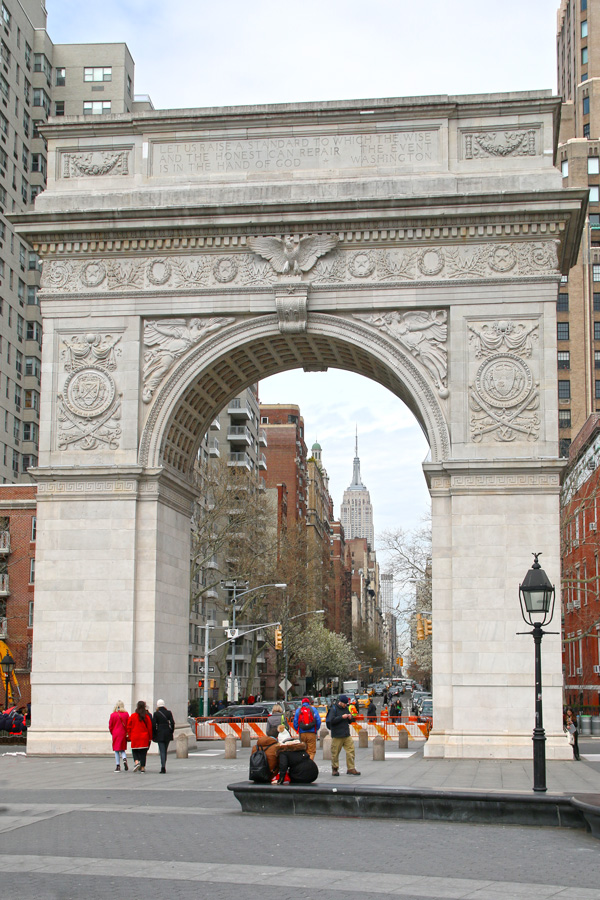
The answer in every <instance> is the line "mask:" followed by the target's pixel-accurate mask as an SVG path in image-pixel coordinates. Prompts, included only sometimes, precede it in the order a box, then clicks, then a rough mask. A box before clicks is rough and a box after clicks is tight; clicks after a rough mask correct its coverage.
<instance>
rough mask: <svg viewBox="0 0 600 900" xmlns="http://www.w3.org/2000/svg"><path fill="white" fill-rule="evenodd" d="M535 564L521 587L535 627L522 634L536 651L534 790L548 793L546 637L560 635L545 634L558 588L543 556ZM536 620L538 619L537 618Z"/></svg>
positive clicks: (526, 618) (525, 612)
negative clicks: (544, 701) (544, 698)
mask: <svg viewBox="0 0 600 900" xmlns="http://www.w3.org/2000/svg"><path fill="white" fill-rule="evenodd" d="M533 556H534V562H533V565H532V567H531V569H530V570H529V571H528V573H527V575H526V576H525V579H524V581H523V583H522V584H520V585H519V600H520V603H521V615H522V616H523V619H524V621H525V622H526V623H527V624H528V625H531V626H532V628H533V631H520V632H518V633H519V634H531V635H532V636H533V641H534V649H535V728H534V729H533V790H534V791H542V792H543V791H545V790H546V732H545V731H544V720H543V714H542V638H543V636H544V635H545V634H558V632H556V631H544V630H543V626H544V625H547V624H548V623H549V622H550V621H551V620H552V616H553V615H554V600H555V595H556V592H555V588H554V585H553V584H550V580H549V578H548V576H547V575H546V573H545V572H544V570H543V569H542V567H541V566H540V564H539V562H538V556H541V553H534V554H533ZM534 617H535V618H534Z"/></svg>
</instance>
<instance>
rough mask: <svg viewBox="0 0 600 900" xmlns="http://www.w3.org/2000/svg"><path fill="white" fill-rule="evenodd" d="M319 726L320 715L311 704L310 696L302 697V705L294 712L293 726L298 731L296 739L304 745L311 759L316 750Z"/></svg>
mask: <svg viewBox="0 0 600 900" xmlns="http://www.w3.org/2000/svg"><path fill="white" fill-rule="evenodd" d="M320 727H321V716H320V715H319V713H318V711H317V710H316V709H315V707H314V706H311V703H310V698H309V697H303V698H302V705H301V706H299V707H298V709H297V710H296V712H295V714H294V728H295V730H296V731H297V732H298V739H299V740H301V741H302V743H303V744H305V745H306V751H307V753H308V755H309V756H310V758H311V759H314V758H315V754H316V752H317V734H318V732H319V728H320Z"/></svg>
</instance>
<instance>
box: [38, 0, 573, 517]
mask: <svg viewBox="0 0 600 900" xmlns="http://www.w3.org/2000/svg"><path fill="white" fill-rule="evenodd" d="M46 5H47V10H48V31H49V34H50V36H51V38H52V40H53V41H54V42H55V43H71V42H77V43H92V42H105V41H108V42H121V41H124V42H126V43H127V44H128V46H129V49H130V51H131V54H132V56H133V58H134V60H135V64H136V69H135V91H136V93H137V94H149V95H150V96H151V98H152V101H153V103H154V106H155V107H156V108H157V109H158V108H161V109H167V108H178V107H203V106H226V105H239V104H255V103H283V102H285V103H288V102H294V101H309V100H312V101H315V100H340V99H349V98H373V97H406V96H414V95H426V94H469V93H489V92H496V91H517V90H518V91H521V90H539V89H551V90H553V91H555V90H556V74H555V46H556V11H557V8H558V6H559V0H495V2H487V3H486V2H481V0H477V2H475V0H454V2H450V0H428V2H423V0H421V2H419V0H369V2H368V3H365V2H364V0H361V2H358V0H343V2H341V0H318V2H317V0H303V2H302V3H281V2H277V3H276V2H273V0H253V2H252V3H249V2H248V0H227V2H224V0H221V2H216V3H215V2H214V0H211V2H208V0H169V2H168V3H167V2H165V0H103V2H101V3H84V2H82V0H47V2H46ZM90 64H92V63H90ZM260 395H261V399H262V400H264V401H265V402H270V403H287V402H290V403H297V404H298V405H299V406H300V408H301V412H302V414H303V416H304V420H305V427H306V441H307V444H308V446H309V448H310V446H311V444H312V443H313V441H314V440H315V439H316V438H317V437H318V440H319V443H320V444H321V445H322V447H323V462H324V464H325V467H326V468H327V470H328V472H329V475H330V487H331V493H332V496H333V499H334V502H335V507H336V513H338V514H339V504H340V502H341V499H342V492H343V490H344V488H345V487H346V486H347V485H348V484H349V482H350V480H351V476H352V459H353V456H354V429H355V425H356V424H358V429H359V454H360V458H361V470H362V476H363V482H364V483H365V484H366V486H367V487H368V488H369V490H370V492H371V499H372V501H373V506H374V518H375V531H376V533H379V532H381V531H382V530H383V529H387V528H394V527H396V526H403V527H413V526H414V525H416V524H418V521H419V518H420V516H421V515H422V514H423V513H424V512H425V510H426V509H427V506H428V494H427V490H426V487H425V481H424V478H423V474H422V470H421V462H422V461H423V459H424V458H425V455H426V453H427V449H428V448H427V443H426V440H425V438H424V437H423V434H422V432H421V430H420V428H419V426H418V425H417V424H416V422H415V420H414V418H413V416H412V415H411V413H409V412H408V410H407V409H406V407H404V406H403V404H402V403H401V402H400V401H399V400H398V399H397V398H396V397H395V396H393V395H392V394H391V393H389V392H388V391H386V390H385V389H384V388H382V387H380V386H379V385H377V384H375V383H374V382H369V381H367V380H366V379H364V378H360V377H359V376H356V375H351V374H349V373H345V372H328V373H326V374H321V373H314V374H305V373H302V372H291V373H286V374H284V375H278V376H275V377H274V378H270V379H268V380H267V381H264V382H263V383H262V385H261V390H260Z"/></svg>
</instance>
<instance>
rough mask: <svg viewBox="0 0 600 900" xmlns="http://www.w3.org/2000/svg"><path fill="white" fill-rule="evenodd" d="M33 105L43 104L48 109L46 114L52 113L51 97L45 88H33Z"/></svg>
mask: <svg viewBox="0 0 600 900" xmlns="http://www.w3.org/2000/svg"><path fill="white" fill-rule="evenodd" d="M33 105H34V106H42V107H43V108H44V109H45V111H46V115H48V116H49V115H50V97H49V96H48V94H47V93H46V91H45V90H44V89H43V88H34V89H33Z"/></svg>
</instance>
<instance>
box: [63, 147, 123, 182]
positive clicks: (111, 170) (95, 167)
mask: <svg viewBox="0 0 600 900" xmlns="http://www.w3.org/2000/svg"><path fill="white" fill-rule="evenodd" d="M129 156H130V151H129V150H118V151H116V152H115V151H111V150H91V151H89V152H87V153H86V152H83V153H81V152H80V153H73V152H68V153H67V152H63V153H61V163H62V165H61V174H62V177H63V178H98V177H100V176H102V175H129V171H130V165H129Z"/></svg>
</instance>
